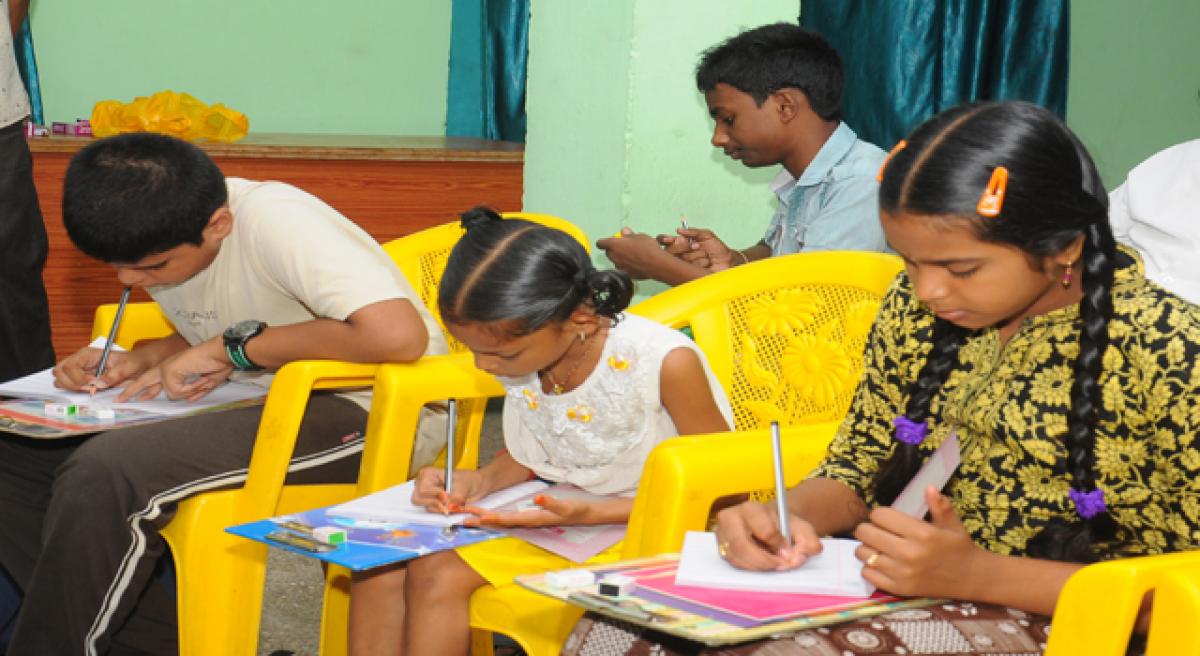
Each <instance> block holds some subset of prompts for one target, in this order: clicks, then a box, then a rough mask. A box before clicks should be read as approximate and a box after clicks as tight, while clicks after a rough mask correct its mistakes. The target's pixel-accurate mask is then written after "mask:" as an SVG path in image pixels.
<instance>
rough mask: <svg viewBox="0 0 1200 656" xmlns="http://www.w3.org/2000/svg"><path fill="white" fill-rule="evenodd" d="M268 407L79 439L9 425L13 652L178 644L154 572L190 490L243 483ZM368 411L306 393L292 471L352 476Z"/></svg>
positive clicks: (39, 654)
mask: <svg viewBox="0 0 1200 656" xmlns="http://www.w3.org/2000/svg"><path fill="white" fill-rule="evenodd" d="M261 414H262V409H261V408H242V409H237V410H228V411H224V412H216V413H211V414H207V415H201V416H198V417H186V418H180V419H173V420H170V421H165V422H161V423H157V424H150V425H146V426H134V427H129V428H123V429H120V430H114V431H110V432H107V433H99V434H97V435H93V436H90V437H86V438H82V439H66V440H32V439H28V438H22V437H12V436H4V437H0V564H3V566H4V568H5V569H6V570H7V571H8V572H9V573H10V574H11V575H12V577H13V579H14V580H15V581H16V583H17V585H18V586H20V588H21V590H22V591H23V592H24V597H25V598H24V602H23V604H22V607H21V611H20V614H19V615H18V617H17V624H16V630H15V632H14V635H13V638H12V642H11V643H10V645H9V649H8V656H46V655H49V654H54V655H56V656H57V655H62V656H69V655H73V654H85V655H88V656H92V655H97V654H108V653H112V654H127V653H137V654H173V653H176V652H177V651H178V648H177V641H176V617H175V601H174V597H173V596H172V594H171V592H170V591H169V590H167V589H166V586H164V585H163V584H162V582H161V580H159V578H158V577H156V576H155V568H156V566H157V565H158V563H159V559H160V557H161V556H162V555H163V553H164V552H165V550H166V544H165V542H164V541H163V539H162V537H161V536H160V535H159V534H158V529H159V528H161V527H162V526H164V525H166V523H167V522H168V521H169V520H170V519H171V516H172V515H173V513H174V509H175V505H176V503H177V502H179V501H180V500H182V499H184V498H186V497H189V496H192V495H194V494H197V493H200V492H203V491H207V490H214V489H220V488H229V487H235V486H237V485H240V484H241V483H242V482H244V481H245V478H246V467H247V465H248V464H249V462H250V452H251V449H252V447H253V443H254V436H255V433H256V431H257V429H258V422H259V418H260V416H261ZM365 424H366V412H365V411H364V410H362V409H361V408H359V407H358V406H357V405H355V404H354V403H352V402H350V401H346V400H345V399H341V398H338V397H336V396H332V395H329V394H322V395H318V396H314V397H313V399H312V400H311V401H310V402H309V405H308V409H307V412H306V413H305V416H304V423H303V425H302V426H301V429H300V436H299V439H298V440H297V446H296V454H297V456H296V457H295V458H293V460H292V465H291V467H290V468H289V472H291V473H290V474H289V476H288V482H289V483H331V482H351V481H353V480H355V477H356V476H357V473H358V465H359V456H360V455H361V452H362V439H361V437H355V438H354V439H351V440H346V441H343V437H344V436H346V435H348V434H350V433H352V432H354V431H356V430H362V429H363V427H364V426H365Z"/></svg>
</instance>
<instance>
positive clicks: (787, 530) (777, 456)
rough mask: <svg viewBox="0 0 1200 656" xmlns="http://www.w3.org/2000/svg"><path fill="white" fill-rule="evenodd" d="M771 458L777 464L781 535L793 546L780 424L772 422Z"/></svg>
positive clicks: (777, 495)
mask: <svg viewBox="0 0 1200 656" xmlns="http://www.w3.org/2000/svg"><path fill="white" fill-rule="evenodd" d="M771 458H772V460H773V461H774V464H775V509H776V510H777V511H778V512H779V533H780V534H781V535H783V539H784V541H785V542H787V546H789V547H790V546H792V527H791V526H790V525H789V524H788V511H787V488H786V487H784V484H783V447H782V445H780V443H779V422H777V421H773V422H771Z"/></svg>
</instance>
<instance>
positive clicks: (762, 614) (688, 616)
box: [516, 554, 939, 646]
mask: <svg viewBox="0 0 1200 656" xmlns="http://www.w3.org/2000/svg"><path fill="white" fill-rule="evenodd" d="M678 562H679V554H663V555H660V556H654V557H651V558H643V559H639V560H630V561H624V562H620V563H611V564H607V565H603V566H597V567H593V568H587V569H589V570H591V571H592V572H595V573H596V575H597V578H599V577H601V576H604V575H605V574H608V573H613V572H619V573H621V574H624V575H625V576H630V577H632V578H634V579H635V580H636V582H637V585H636V587H635V588H634V590H633V591H632V592H631V593H630V594H629V595H627V596H623V597H604V596H601V595H599V594H597V591H596V584H594V583H593V584H590V585H584V586H577V587H569V588H560V587H556V586H552V585H550V584H548V583H547V582H546V576H545V575H544V574H530V575H525V576H518V577H517V579H516V581H517V583H518V584H519V585H521V586H523V587H525V588H528V589H530V590H533V591H534V592H538V593H541V594H544V595H547V596H550V597H554V598H556V599H560V600H562V601H565V602H567V603H570V604H574V605H577V606H581V607H583V608H586V609H588V610H591V611H595V612H597V613H599V614H601V615H605V616H608V617H612V618H614V619H618V620H622V621H626V622H631V623H633V624H637V625H640V626H645V627H649V628H652V629H655V630H657V631H662V632H664V633H669V634H673V635H677V636H680V637H683V638H687V639H689V640H694V641H696V642H700V643H703V644H706V645H710V646H717V645H726V644H734V643H739V642H747V641H750V640H757V639H760V638H765V637H768V636H772V635H778V634H781V633H790V632H794V631H800V630H804V629H811V628H816V627H820V626H827V625H830V624H839V623H842V622H848V621H851V620H855V619H859V618H862V617H871V616H874V615H880V614H883V613H887V612H890V611H893V610H902V609H906V608H920V607H922V606H929V605H932V604H935V603H938V602H939V600H936V599H902V598H899V597H893V596H889V595H885V594H882V593H876V594H875V595H874V596H871V597H868V598H866V599H863V598H848V597H831V596H824V595H800V594H781V593H762V592H737V591H730V590H716V589H712V588H697V587H691V586H677V585H675V583H674V581H675V569H676V567H677V565H678Z"/></svg>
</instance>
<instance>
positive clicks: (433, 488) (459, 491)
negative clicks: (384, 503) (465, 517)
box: [412, 467, 487, 515]
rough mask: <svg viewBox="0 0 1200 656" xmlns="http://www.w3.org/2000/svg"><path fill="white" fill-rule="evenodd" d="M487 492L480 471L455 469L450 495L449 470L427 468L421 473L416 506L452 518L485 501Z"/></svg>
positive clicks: (415, 500)
mask: <svg viewBox="0 0 1200 656" xmlns="http://www.w3.org/2000/svg"><path fill="white" fill-rule="evenodd" d="M486 493H487V490H485V489H484V487H483V479H482V477H481V476H480V474H479V471H478V470H474V469H456V470H454V486H453V488H452V489H451V490H450V492H449V493H447V492H446V470H445V468H443V467H424V468H422V469H421V471H419V472H417V478H416V482H415V483H414V484H413V496H412V503H413V505H414V506H421V507H423V508H425V510H428V511H429V512H435V513H441V514H443V515H448V514H450V513H459V512H464V509H463V507H464V506H465V505H466V504H467V503H469V502H471V501H477V500H479V499H481V498H482V497H483V496H484V495H485V494H486Z"/></svg>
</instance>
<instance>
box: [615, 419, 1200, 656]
mask: <svg viewBox="0 0 1200 656" xmlns="http://www.w3.org/2000/svg"><path fill="white" fill-rule="evenodd" d="M837 427H838V423H837V422H828V423H818V424H808V425H802V426H792V427H789V428H784V429H783V430H782V437H783V439H782V445H783V451H784V461H785V462H786V463H787V467H786V468H785V474H786V476H787V484H788V485H794V484H795V483H797V482H798V481H800V480H801V479H803V478H804V476H806V475H807V473H808V472H810V471H811V470H812V469H813V468H814V467H815V466H816V465H817V464H818V463H819V462H820V460H821V458H822V457H823V456H824V452H825V449H826V447H827V446H828V444H829V441H830V440H831V439H832V438H833V435H834V432H835V431H836V430H837ZM769 453H770V437H769V434H768V432H767V431H764V430H755V431H749V432H736V433H725V434H717V435H701V436H690V437H682V438H677V439H674V440H670V441H668V442H665V443H663V444H661V445H659V446H658V447H657V448H656V449H655V450H654V451H653V452H652V453H651V454H650V457H649V459H648V460H647V461H646V466H645V468H644V470H643V472H642V481H641V486H640V487H639V489H638V496H637V499H636V500H635V501H634V508H633V514H632V516H631V518H630V521H629V530H628V531H627V532H626V536H625V551H624V554H623V555H624V556H625V557H627V558H636V557H642V556H650V555H654V554H658V553H665V552H673V551H679V550H680V548H682V546H683V537H684V534H685V533H686V532H687V531H701V530H705V528H706V524H707V521H708V515H709V510H710V508H711V507H712V504H713V503H714V502H715V501H716V500H717V499H720V498H721V497H724V496H727V495H732V494H740V493H745V492H747V491H751V490H758V489H761V488H763V487H766V486H770V485H771V484H772V481H773V478H772V476H773V472H772V470H771V468H770V467H769V466H767V462H768V461H769V455H768V454H769ZM1150 590H1154V592H1155V598H1154V608H1153V612H1152V613H1151V623H1150V634H1149V639H1148V642H1147V651H1146V654H1147V656H1200V625H1198V623H1197V619H1198V618H1200V551H1192V552H1185V553H1177V554H1168V555H1163V556H1147V557H1142V558H1129V559H1125V560H1118V561H1109V562H1104V563H1098V564H1095V565H1090V566H1088V567H1085V568H1083V569H1081V570H1079V571H1078V572H1077V573H1075V575H1073V576H1072V577H1071V578H1070V579H1069V580H1068V581H1067V585H1066V586H1065V587H1064V588H1063V591H1062V594H1061V595H1060V597H1059V600H1058V605H1057V607H1056V609H1055V612H1054V617H1053V626H1052V628H1051V631H1050V640H1049V643H1048V645H1047V649H1046V654H1047V656H1123V655H1124V654H1125V647H1126V645H1127V643H1128V641H1129V636H1130V633H1131V632H1132V630H1133V624H1134V621H1135V619H1136V617H1137V612H1138V608H1139V606H1140V604H1141V601H1142V597H1143V595H1145V593H1146V592H1147V591H1150Z"/></svg>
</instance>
